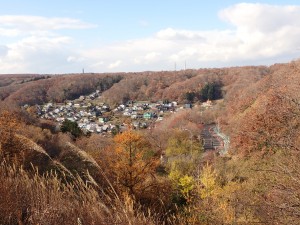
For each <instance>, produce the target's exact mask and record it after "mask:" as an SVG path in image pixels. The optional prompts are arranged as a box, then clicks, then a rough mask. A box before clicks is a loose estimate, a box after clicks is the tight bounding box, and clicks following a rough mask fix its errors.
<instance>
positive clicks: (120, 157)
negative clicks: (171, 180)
mask: <svg viewBox="0 0 300 225" xmlns="http://www.w3.org/2000/svg"><path fill="white" fill-rule="evenodd" d="M114 142H115V147H114V148H113V153H114V154H113V156H112V158H111V167H112V169H113V171H114V174H115V176H116V180H117V184H118V186H119V187H121V189H123V190H124V189H125V191H126V192H128V193H129V194H130V195H136V194H138V193H143V192H144V191H147V189H149V188H151V187H152V186H153V185H154V180H155V170H156V167H157V166H158V162H159V161H158V159H157V157H155V156H154V152H153V151H152V150H151V145H150V143H149V142H148V141H147V140H146V139H145V138H144V137H143V136H142V135H141V134H139V133H136V132H133V131H126V132H124V133H121V134H118V135H116V136H115V137H114Z"/></svg>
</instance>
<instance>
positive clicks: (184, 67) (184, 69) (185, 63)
mask: <svg viewBox="0 0 300 225" xmlns="http://www.w3.org/2000/svg"><path fill="white" fill-rule="evenodd" d="M184 70H186V60H185V61H184Z"/></svg>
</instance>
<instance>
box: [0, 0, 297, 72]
mask: <svg viewBox="0 0 300 225" xmlns="http://www.w3.org/2000/svg"><path fill="white" fill-rule="evenodd" d="M299 37H300V2H299V1H298V0H272V1H271V0H269V1H267V0H265V1H244V2H243V1H237V0H224V1H221V0H219V1H218V0H210V1H200V0H151V1H148V0H144V1H141V0H140V1H137V0H127V1H125V0H123V1H121V0H119V1H116V0H109V1H108V0H105V1H104V0H72V1H71V0H51V1H50V0H48V1H47V0H26V1H24V0H9V1H7V0H0V74H12V73H41V74H60V73H81V72H82V71H83V69H84V71H85V72H94V73H97V72H139V71H162V70H175V69H176V70H182V69H185V68H186V69H198V68H213V67H218V68H220V67H231V66H245V65H271V64H274V63H284V62H289V61H292V60H296V59H298V58H299V56H300V38H299Z"/></svg>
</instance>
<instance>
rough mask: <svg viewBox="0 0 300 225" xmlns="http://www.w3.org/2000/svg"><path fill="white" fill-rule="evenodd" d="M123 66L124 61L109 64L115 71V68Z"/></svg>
mask: <svg viewBox="0 0 300 225" xmlns="http://www.w3.org/2000/svg"><path fill="white" fill-rule="evenodd" d="M121 64H122V61H121V60H117V61H115V62H113V63H111V64H109V65H108V68H109V69H115V68H118V67H119V66H120V65H121Z"/></svg>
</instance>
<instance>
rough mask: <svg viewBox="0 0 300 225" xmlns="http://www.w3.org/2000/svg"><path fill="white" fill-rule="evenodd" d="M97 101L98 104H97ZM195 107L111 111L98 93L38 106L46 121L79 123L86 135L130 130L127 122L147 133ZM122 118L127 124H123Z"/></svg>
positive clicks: (134, 105) (141, 104) (132, 106)
mask: <svg viewBox="0 0 300 225" xmlns="http://www.w3.org/2000/svg"><path fill="white" fill-rule="evenodd" d="M95 100H98V101H96V102H97V103H96V104H95ZM201 106H202V107H203V108H208V107H211V106H212V103H211V101H207V102H204V103H202V105H201ZM191 108H192V104H184V105H178V104H177V102H175V101H172V102H169V101H165V102H162V101H160V102H156V103H150V102H147V101H136V102H128V103H127V104H120V105H118V106H117V107H116V108H114V109H111V108H110V106H109V105H108V104H106V103H103V102H101V94H100V92H99V91H98V90H97V91H95V92H94V93H92V94H90V95H87V96H80V97H79V98H78V99H75V100H68V101H66V102H65V103H47V104H44V105H39V106H37V115H38V116H39V117H40V118H42V119H47V120H53V121H56V122H57V123H58V124H59V126H60V125H61V124H62V123H63V121H64V120H66V119H67V120H70V121H73V122H77V124H78V126H79V127H80V128H81V129H82V130H83V131H84V132H86V133H88V132H90V133H97V134H106V133H110V132H112V130H114V129H119V130H122V129H126V127H128V124H126V123H120V121H124V119H125V120H126V119H127V121H128V118H129V119H130V120H129V121H131V124H130V126H132V127H133V128H135V129H146V128H150V127H151V126H154V125H155V123H156V122H159V121H162V120H163V118H164V116H166V114H170V113H176V112H178V111H179V110H185V109H191ZM120 118H122V119H123V120H120Z"/></svg>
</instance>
